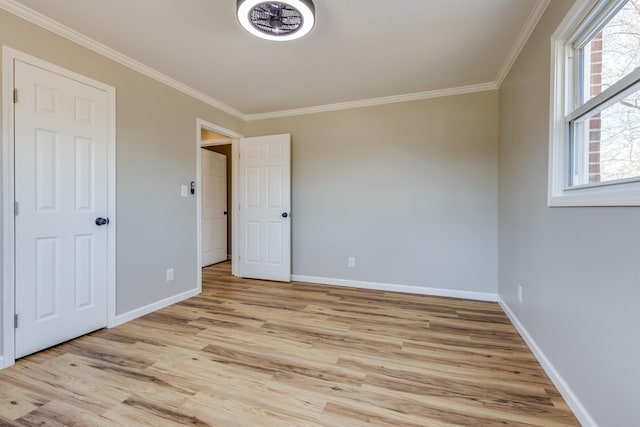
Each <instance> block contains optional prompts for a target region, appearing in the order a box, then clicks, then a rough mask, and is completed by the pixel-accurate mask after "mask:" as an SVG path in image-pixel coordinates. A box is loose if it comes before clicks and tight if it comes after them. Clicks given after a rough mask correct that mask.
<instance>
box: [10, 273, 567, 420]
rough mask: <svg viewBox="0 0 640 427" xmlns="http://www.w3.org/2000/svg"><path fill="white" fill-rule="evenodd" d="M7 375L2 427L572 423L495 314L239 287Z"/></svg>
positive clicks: (436, 303) (245, 283) (374, 297)
mask: <svg viewBox="0 0 640 427" xmlns="http://www.w3.org/2000/svg"><path fill="white" fill-rule="evenodd" d="M203 288H204V289H203V293H202V295H201V296H198V297H196V298H193V299H191V300H189V301H186V302H183V303H181V304H177V305H175V306H172V307H169V308H167V309H164V310H161V311H159V312H156V313H154V314H151V315H148V316H145V317H143V318H141V319H137V320H134V321H132V322H129V323H127V324H124V325H122V326H119V327H117V328H114V329H111V330H102V331H98V332H95V333H93V334H90V335H88V336H85V337H82V338H79V339H77V340H75V341H72V342H69V343H66V344H63V345H60V346H58V347H55V348H52V349H50V350H47V351H44V352H41V353H39V354H36V355H33V356H30V357H27V358H24V359H22V360H20V361H18V363H17V364H16V365H15V366H13V367H11V368H9V369H6V370H4V371H0V426H4V425H65V426H67V425H118V426H139V425H140V426H141V425H148V426H161V425H215V426H242V427H247V426H316V425H322V426H340V427H342V426H361V425H367V426H372V425H373V426H394V427H396V426H441V425H473V426H486V425H518V426H524V425H527V426H528V425H536V426H561V425H578V423H577V421H576V419H575V418H574V416H573V415H572V414H571V412H570V411H569V409H568V408H567V406H566V404H565V403H564V401H563V400H562V398H561V397H560V395H559V394H558V392H557V391H556V389H555V388H554V387H553V385H552V384H551V383H550V382H549V380H548V379H547V377H546V376H545V374H544V372H543V371H542V369H541V368H540V366H539V365H538V363H537V362H536V360H535V359H534V357H533V356H532V354H531V352H530V351H529V350H528V349H527V347H526V346H525V344H524V342H523V341H522V340H521V339H520V337H519V336H518V334H517V333H516V331H515V329H514V328H513V326H512V325H511V324H510V323H509V321H508V320H507V318H506V317H505V315H504V314H503V313H502V311H501V310H500V308H499V306H498V305H496V304H493V303H484V302H472V301H463V300H455V299H447V298H434V297H425V296H415V295H406V294H393V293H387V292H378V291H367V290H355V289H347V288H337V287H330V286H318V285H308V284H299V283H291V284H281V283H272V282H263V281H257V280H246V279H237V278H233V277H231V276H230V266H229V264H228V263H225V264H221V265H218V266H214V267H210V268H207V269H205V270H204V286H203Z"/></svg>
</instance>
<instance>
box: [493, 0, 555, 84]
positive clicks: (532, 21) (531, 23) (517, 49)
mask: <svg viewBox="0 0 640 427" xmlns="http://www.w3.org/2000/svg"><path fill="white" fill-rule="evenodd" d="M549 3H551V0H538V1H537V2H536V4H535V5H534V7H533V9H532V10H531V13H529V17H528V18H527V20H526V22H525V23H524V25H523V26H522V30H521V31H520V34H518V38H516V41H515V43H513V46H512V47H511V51H510V52H509V55H508V56H507V59H506V60H505V61H504V63H503V64H502V67H501V68H500V71H498V75H497V76H496V79H495V83H496V86H497V87H500V86H502V82H503V81H504V79H505V78H506V77H507V74H509V71H511V67H513V65H514V64H515V63H516V60H517V59H518V57H519V56H520V53H521V52H522V49H524V46H525V45H526V44H527V41H529V37H531V34H532V33H533V30H535V28H536V26H537V25H538V22H540V19H541V18H542V15H544V12H545V10H547V7H548V6H549Z"/></svg>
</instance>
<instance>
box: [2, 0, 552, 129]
mask: <svg viewBox="0 0 640 427" xmlns="http://www.w3.org/2000/svg"><path fill="white" fill-rule="evenodd" d="M550 2H551V0H537V2H536V4H535V6H534V8H533V10H532V11H531V13H530V14H529V17H528V18H527V21H526V22H525V25H524V26H523V28H522V31H521V32H520V34H519V35H518V38H517V39H516V41H515V43H514V45H513V47H512V49H511V51H510V53H509V56H508V57H507V59H506V60H505V62H504V63H503V65H502V68H501V69H500V71H499V72H498V75H497V76H496V79H495V81H493V82H488V83H480V84H475V85H469V86H460V87H454V88H447V89H439V90H432V91H426V92H418V93H410V94H404V95H395V96H388V97H381V98H371V99H362V100H358V101H349V102H342V103H336V104H327V105H318V106H314V107H305V108H298V109H292V110H283V111H273V112H267V113H257V114H244V113H242V112H241V111H238V110H236V109H234V108H233V107H230V106H228V105H226V104H224V103H223V102H221V101H218V100H217V99H215V98H213V97H211V96H208V95H205V94H204V93H202V92H200V91H198V90H196V89H194V88H192V87H190V86H187V85H186V84H184V83H181V82H179V81H177V80H175V79H173V78H171V77H169V76H167V75H166V74H163V73H161V72H159V71H157V70H155V69H153V68H151V67H149V66H147V65H145V64H143V63H141V62H138V61H136V60H135V59H133V58H130V57H128V56H126V55H124V54H122V53H120V52H118V51H116V50H114V49H112V48H110V47H108V46H106V45H104V44H102V43H100V42H97V41H95V40H93V39H91V38H90V37H87V36H86V35H84V34H81V33H79V32H77V31H75V30H73V29H71V28H69V27H67V26H65V25H63V24H61V23H59V22H57V21H55V20H53V19H51V18H49V17H47V16H45V15H42V14H41V13H39V12H36V11H35V10H33V9H31V8H28V7H26V6H24V5H22V4H20V3H18V2H16V1H15V0H0V9H3V10H6V11H7V12H9V13H12V14H14V15H16V16H18V17H20V18H22V19H25V20H26V21H29V22H31V23H32V24H35V25H37V26H39V27H42V28H44V29H46V30H48V31H51V32H52V33H54V34H57V35H59V36H60V37H63V38H65V39H67V40H70V41H72V42H74V43H76V44H78V45H80V46H83V47H85V48H87V49H89V50H92V51H94V52H96V53H97V54H99V55H102V56H104V57H106V58H108V59H111V60H113V61H115V62H117V63H119V64H122V65H124V66H125V67H128V68H130V69H132V70H134V71H137V72H139V73H141V74H143V75H145V76H147V77H149V78H152V79H154V80H156V81H158V82H160V83H163V84H165V85H167V86H169V87H171V88H173V89H176V90H178V91H180V92H182V93H184V94H186V95H188V96H191V97H192V98H195V99H197V100H199V101H202V102H204V103H205V104H207V105H210V106H211V107H214V108H217V109H218V110H221V111H224V112H225V113H228V114H230V115H232V116H234V117H236V118H238V119H240V120H243V121H254V120H264V119H272V118H280V117H292V116H300V115H305V114H314V113H323V112H329V111H338V110H347V109H351V108H361V107H370V106H375V105H383V104H395V103H400V102H409V101H419V100H423V99H430V98H440V97H445V96H453V95H462V94H467V93H474V92H483V91H488V90H496V89H499V88H500V85H501V84H502V82H503V81H504V79H505V77H506V76H507V74H508V73H509V71H510V70H511V67H513V64H514V63H515V61H516V59H517V58H518V56H519V55H520V53H521V52H522V49H523V48H524V46H525V44H526V43H527V41H528V39H529V37H530V36H531V34H532V33H533V30H534V29H535V27H536V25H537V24H538V22H539V21H540V18H542V15H543V14H544V12H545V10H546V8H547V7H548V6H549V3H550Z"/></svg>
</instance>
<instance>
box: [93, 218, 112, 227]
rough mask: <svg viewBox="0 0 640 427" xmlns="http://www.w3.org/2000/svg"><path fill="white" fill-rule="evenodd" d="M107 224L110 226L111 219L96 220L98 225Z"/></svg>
mask: <svg viewBox="0 0 640 427" xmlns="http://www.w3.org/2000/svg"><path fill="white" fill-rule="evenodd" d="M106 224H109V218H102V217H98V218H96V225H98V226H103V225H106Z"/></svg>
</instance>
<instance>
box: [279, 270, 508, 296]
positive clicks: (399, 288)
mask: <svg viewBox="0 0 640 427" xmlns="http://www.w3.org/2000/svg"><path fill="white" fill-rule="evenodd" d="M291 280H293V281H294V282H305V283H317V284H321V285H334V286H346V287H349V288H362V289H374V290H377V291H388V292H403V293H407V294H417V295H430V296H438V297H450V298H462V299H471V300H476V301H491V302H496V301H497V298H498V295H497V294H492V293H489V292H471V291H458V290H454V289H441V288H426V287H422V286H413V285H396V284H392V283H379V282H363V281H360V280H345V279H332V278H328V277H315V276H302V275H299V274H294V275H292V276H291Z"/></svg>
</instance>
